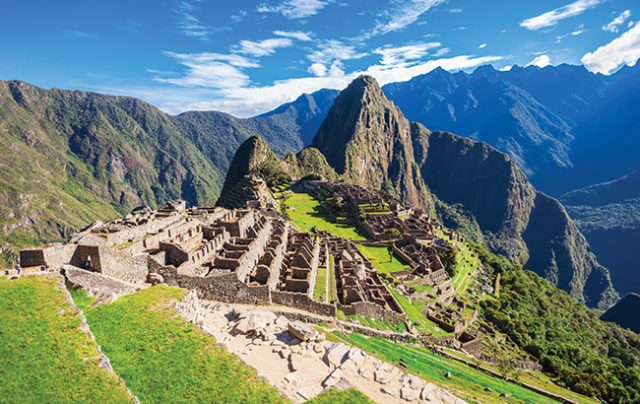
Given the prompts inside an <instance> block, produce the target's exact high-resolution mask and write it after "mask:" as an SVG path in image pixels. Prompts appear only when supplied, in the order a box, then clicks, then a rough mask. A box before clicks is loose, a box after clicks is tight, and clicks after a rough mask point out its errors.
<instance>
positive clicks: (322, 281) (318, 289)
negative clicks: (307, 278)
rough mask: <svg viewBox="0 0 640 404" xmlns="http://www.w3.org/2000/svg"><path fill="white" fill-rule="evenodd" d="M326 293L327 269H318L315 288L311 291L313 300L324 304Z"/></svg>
mask: <svg viewBox="0 0 640 404" xmlns="http://www.w3.org/2000/svg"><path fill="white" fill-rule="evenodd" d="M326 293H327V268H322V267H319V268H318V274H317V275H316V286H315V288H314V290H313V298H314V299H315V300H317V301H319V302H322V303H324V302H325V297H326Z"/></svg>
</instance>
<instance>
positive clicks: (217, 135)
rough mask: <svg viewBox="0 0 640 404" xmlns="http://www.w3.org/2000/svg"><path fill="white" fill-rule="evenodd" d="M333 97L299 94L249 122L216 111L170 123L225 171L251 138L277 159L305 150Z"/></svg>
mask: <svg viewBox="0 0 640 404" xmlns="http://www.w3.org/2000/svg"><path fill="white" fill-rule="evenodd" d="M337 93H338V92H337V91H334V90H319V91H316V92H315V93H313V94H303V95H301V96H300V97H298V98H297V99H296V100H295V101H293V102H290V103H287V104H283V105H281V106H279V107H278V108H276V109H275V110H273V111H271V112H267V113H265V114H263V115H259V116H256V117H253V118H245V119H242V118H236V117H234V116H231V115H229V114H226V113H224V112H217V111H190V112H185V113H182V114H180V115H178V116H176V117H175V118H174V120H175V121H176V124H177V125H178V126H179V127H180V129H181V130H182V131H183V132H184V133H185V135H186V136H188V137H189V138H190V139H191V141H192V142H193V143H194V144H195V145H196V146H197V147H198V149H200V150H202V151H203V152H204V153H205V155H206V156H207V157H208V158H209V159H210V160H211V161H214V162H215V163H216V165H217V166H218V167H219V168H220V169H221V170H223V171H226V170H227V168H228V167H229V164H231V159H232V158H233V154H234V153H235V151H236V149H237V148H238V147H239V146H240V144H241V143H242V142H244V141H245V140H246V139H248V138H249V137H251V136H255V135H260V136H261V137H263V138H264V139H265V140H266V141H267V143H268V144H269V146H270V147H271V148H272V149H273V151H274V152H275V153H276V154H277V155H278V156H280V157H284V156H285V155H287V154H288V153H295V152H298V151H299V150H300V149H302V148H303V147H304V146H307V145H308V144H309V143H310V137H311V136H313V135H314V134H315V133H316V132H317V131H318V127H320V124H321V123H322V120H323V119H324V118H325V117H326V115H327V112H328V111H329V109H330V108H331V104H332V103H333V100H334V99H335V97H336V95H337Z"/></svg>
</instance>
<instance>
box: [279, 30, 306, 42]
mask: <svg viewBox="0 0 640 404" xmlns="http://www.w3.org/2000/svg"><path fill="white" fill-rule="evenodd" d="M273 35H277V36H282V37H285V38H291V39H297V40H299V41H310V40H311V33H309V32H302V31H273Z"/></svg>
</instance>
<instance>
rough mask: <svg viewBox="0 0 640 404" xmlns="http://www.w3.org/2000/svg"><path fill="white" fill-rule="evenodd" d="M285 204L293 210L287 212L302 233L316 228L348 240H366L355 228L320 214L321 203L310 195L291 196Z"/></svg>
mask: <svg viewBox="0 0 640 404" xmlns="http://www.w3.org/2000/svg"><path fill="white" fill-rule="evenodd" d="M285 204H286V205H287V206H290V207H292V208H293V209H288V210H287V212H288V215H289V219H290V220H291V222H292V223H293V224H294V225H295V226H296V227H297V228H298V229H299V230H300V231H303V232H309V231H311V229H312V228H314V227H316V228H317V229H318V230H324V231H327V232H329V233H331V234H333V235H335V236H338V237H343V238H346V239H348V240H366V239H365V237H364V236H362V235H361V234H360V233H358V232H357V230H356V229H355V227H353V226H350V225H346V224H338V223H332V222H331V221H329V220H328V219H327V218H326V217H325V216H324V215H323V214H322V213H321V212H320V203H319V202H318V201H317V200H316V199H315V198H313V197H312V196H311V195H309V194H295V193H294V194H291V195H290V196H289V197H288V198H287V199H286V200H285Z"/></svg>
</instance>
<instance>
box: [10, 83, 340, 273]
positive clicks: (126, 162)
mask: <svg viewBox="0 0 640 404" xmlns="http://www.w3.org/2000/svg"><path fill="white" fill-rule="evenodd" d="M332 94H333V92H332V91H319V92H317V93H314V94H311V95H306V94H305V95H302V96H301V97H299V98H298V99H297V100H296V101H294V102H292V103H290V104H285V105H283V106H281V107H280V108H278V109H277V110H275V111H272V112H271V113H269V114H265V115H264V116H261V117H254V118H248V119H238V118H235V117H233V116H230V115H228V114H224V113H220V112H188V113H184V114H181V115H178V116H171V115H168V114H166V113H164V112H162V111H160V110H158V109H157V108H155V107H154V106H152V105H150V104H147V103H145V102H142V101H140V100H137V99H134V98H130V97H114V96H106V95H101V94H95V93H86V92H80V91H64V90H57V89H54V90H44V89H41V88H38V87H35V86H32V85H30V84H27V83H24V82H19V81H0V147H1V149H2V150H3V151H7V152H3V153H2V155H1V156H0V172H2V175H1V176H0V201H1V202H2V203H1V204H0V266H5V265H11V261H12V260H13V259H14V258H15V251H16V250H17V249H19V248H22V247H25V246H28V245H34V244H40V243H43V242H50V241H59V240H63V239H66V238H67V237H69V236H70V234H71V233H73V232H74V231H77V230H78V229H80V228H81V227H82V226H84V225H86V224H87V223H89V222H92V221H95V220H106V219H110V218H113V217H117V216H121V215H122V214H123V213H126V212H128V211H130V210H131V209H132V208H133V207H136V206H139V205H143V204H149V205H154V206H155V205H161V204H163V203H165V202H166V201H167V200H170V199H174V198H181V199H185V200H186V201H187V202H189V203H190V204H212V203H214V202H215V201H216V199H217V198H218V196H219V194H220V190H221V189H222V185H223V179H224V173H225V172H226V170H227V169H228V167H229V165H230V163H231V159H232V157H233V154H234V153H235V151H236V149H237V148H238V146H239V145H240V144H241V143H242V142H243V141H245V140H246V139H247V138H249V137H250V136H252V135H255V134H258V133H260V134H261V135H263V136H264V137H265V138H266V139H267V141H268V142H269V145H270V147H271V148H273V149H274V150H275V151H276V152H277V153H278V154H279V155H281V156H285V155H287V153H290V152H297V151H298V150H300V148H302V147H303V144H304V140H303V138H304V137H305V136H308V133H310V132H314V131H316V130H317V127H318V126H319V125H320V123H319V122H318V120H319V119H321V118H322V117H324V115H326V112H327V111H328V109H329V106H328V103H330V100H331V99H332ZM333 95H335V94H333Z"/></svg>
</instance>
